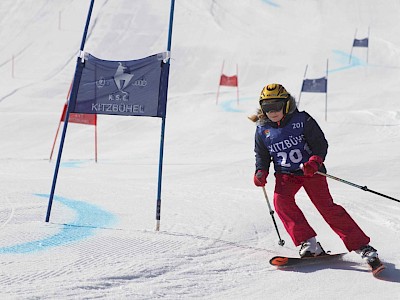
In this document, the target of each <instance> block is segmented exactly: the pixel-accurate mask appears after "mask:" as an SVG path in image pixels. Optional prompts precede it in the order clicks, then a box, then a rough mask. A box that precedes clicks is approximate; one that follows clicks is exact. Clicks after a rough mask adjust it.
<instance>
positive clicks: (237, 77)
mask: <svg viewBox="0 0 400 300" xmlns="http://www.w3.org/2000/svg"><path fill="white" fill-rule="evenodd" d="M236 84H237V85H236V88H237V93H236V94H237V105H239V66H238V64H236Z"/></svg>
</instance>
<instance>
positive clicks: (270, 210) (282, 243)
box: [262, 186, 285, 246]
mask: <svg viewBox="0 0 400 300" xmlns="http://www.w3.org/2000/svg"><path fill="white" fill-rule="evenodd" d="M262 189H263V192H264V196H265V200H266V201H267V204H268V208H269V214H270V215H271V218H272V221H273V222H274V225H275V229H276V233H277V234H278V237H279V242H278V244H279V245H280V246H283V245H285V241H284V240H282V239H281V235H280V234H279V230H278V226H277V225H276V221H275V217H274V211H273V210H272V207H271V204H269V200H268V195H267V191H266V190H265V186H263V187H262Z"/></svg>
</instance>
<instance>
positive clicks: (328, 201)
mask: <svg viewBox="0 0 400 300" xmlns="http://www.w3.org/2000/svg"><path fill="white" fill-rule="evenodd" d="M275 178H276V181H275V182H276V183H275V193H274V206H275V210H276V213H277V214H278V216H279V218H280V219H281V220H282V223H283V225H284V226H285V228H286V231H287V232H288V233H289V235H290V237H291V238H292V240H293V242H294V244H295V245H296V246H299V245H300V244H301V243H302V242H304V241H306V240H308V239H309V238H312V237H314V236H316V235H317V234H316V233H315V231H314V229H313V228H312V227H311V226H310V225H309V224H308V222H307V220H306V218H305V217H304V214H303V212H302V211H301V210H300V208H299V207H298V206H297V204H296V201H295V198H294V197H295V195H296V193H297V192H298V191H299V190H300V188H301V187H304V189H305V191H306V193H307V195H308V196H309V197H310V200H311V202H312V203H313V204H314V206H315V207H316V208H317V210H318V211H319V213H320V214H321V215H322V217H323V218H324V220H325V221H326V222H327V223H328V224H329V226H330V227H331V228H332V230H333V231H334V232H335V233H336V234H337V235H338V236H339V237H340V238H341V239H342V241H343V243H344V244H345V246H346V248H347V250H349V251H353V250H357V249H359V248H360V247H361V246H364V245H367V244H368V243H369V241H370V239H369V237H368V236H366V235H365V233H364V232H363V231H362V230H361V228H360V227H359V226H358V225H357V224H356V222H355V221H354V220H353V219H352V218H351V216H350V215H349V214H348V213H347V211H346V210H345V209H344V208H343V207H342V206H340V205H338V204H335V203H334V202H333V199H332V196H331V194H330V192H329V188H328V183H327V180H326V177H325V176H322V175H318V174H315V175H314V176H312V177H305V176H295V175H289V174H275Z"/></svg>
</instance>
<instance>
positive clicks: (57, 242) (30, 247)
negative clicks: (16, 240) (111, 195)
mask: <svg viewBox="0 0 400 300" xmlns="http://www.w3.org/2000/svg"><path fill="white" fill-rule="evenodd" d="M35 195H36V196H39V197H43V198H47V199H48V198H49V195H46V194H35ZM54 200H56V201H58V202H60V203H62V204H64V205H65V206H67V207H68V208H70V209H73V210H74V211H75V213H76V217H75V220H73V221H72V222H71V223H69V224H64V225H62V227H61V229H60V231H59V232H58V233H56V234H54V235H51V236H48V237H45V238H43V239H40V240H35V241H30V242H27V243H23V244H17V245H13V246H8V247H2V248H0V254H5V253H11V254H16V253H19V254H21V253H33V252H39V251H43V250H46V249H48V248H52V247H58V246H62V245H66V244H70V243H73V242H77V241H80V240H83V239H86V238H88V237H90V236H93V235H95V234H96V229H98V228H104V227H106V226H110V225H112V224H113V223H115V222H116V217H115V216H114V215H113V214H111V213H110V212H107V211H105V210H103V209H101V208H100V207H98V206H95V205H92V204H89V203H86V202H83V201H77V200H72V199H67V198H64V197H59V196H54Z"/></svg>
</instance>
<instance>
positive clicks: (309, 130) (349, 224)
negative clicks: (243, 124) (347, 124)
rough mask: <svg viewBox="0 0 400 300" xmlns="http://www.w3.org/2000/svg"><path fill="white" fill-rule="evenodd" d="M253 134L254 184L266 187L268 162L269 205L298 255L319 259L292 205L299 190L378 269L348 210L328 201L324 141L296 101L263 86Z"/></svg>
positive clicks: (311, 236)
mask: <svg viewBox="0 0 400 300" xmlns="http://www.w3.org/2000/svg"><path fill="white" fill-rule="evenodd" d="M259 104H260V109H259V114H258V115H255V116H252V117H249V118H250V119H251V120H252V121H256V122H257V129H256V133H255V148H254V151H255V157H256V163H255V165H256V171H255V174H254V184H255V185H256V186H259V187H261V186H265V184H266V183H267V176H268V173H269V167H270V163H271V161H272V162H273V165H274V169H275V190H274V206H275V210H276V212H277V214H278V216H279V218H280V219H281V221H282V223H283V225H284V227H285V229H286V231H287V232H288V234H289V235H290V237H291V239H292V240H293V243H294V244H295V245H296V246H301V247H300V250H299V254H300V257H301V258H303V257H312V256H319V255H324V254H325V251H324V250H323V248H322V247H321V245H320V243H319V242H317V240H316V235H317V234H316V232H315V231H314V229H313V228H312V227H311V226H310V225H309V223H308V222H307V220H306V218H305V216H304V214H303V212H302V211H301V210H300V208H299V207H298V206H297V204H296V202H295V195H296V193H297V192H298V191H299V189H300V188H301V187H303V188H304V189H305V191H306V193H307V195H308V196H309V198H310V200H311V202H312V203H313V204H314V206H315V207H316V208H317V210H318V211H319V213H320V214H321V215H322V217H323V218H324V220H325V221H326V222H327V223H328V224H329V226H330V227H331V228H332V230H333V231H334V232H335V233H336V234H337V235H338V236H339V237H340V238H341V239H342V241H343V243H344V244H345V246H346V248H347V249H348V250H349V251H355V252H356V253H358V254H361V257H362V258H363V259H365V260H366V261H367V262H368V264H369V265H370V266H371V268H372V270H376V269H378V268H383V266H382V263H381V261H380V260H379V257H378V253H377V250H376V249H374V248H373V247H372V246H370V245H369V242H370V238H369V237H368V236H367V235H365V233H364V232H363V231H362V230H361V228H360V227H359V226H358V225H357V224H356V223H355V221H354V220H353V219H352V218H351V216H350V215H349V214H348V213H347V211H346V210H345V209H344V208H343V207H342V206H340V205H338V204H336V203H334V202H333V199H332V196H331V194H330V192H329V188H328V183H327V180H326V177H325V176H323V175H319V174H316V172H317V171H320V172H323V173H326V169H325V165H324V163H323V162H324V160H325V157H326V155H327V149H328V142H327V141H326V139H325V136H324V133H323V132H322V130H321V128H320V127H319V125H318V123H317V122H316V121H315V120H314V119H313V118H312V117H311V116H310V115H309V114H308V113H307V112H305V111H301V112H300V111H298V109H297V107H296V102H295V99H294V98H293V97H292V96H291V95H290V94H289V93H288V92H287V91H286V89H285V88H284V87H283V86H282V85H281V84H275V83H274V84H269V85H266V86H265V87H264V88H263V90H262V91H261V95H260V99H259Z"/></svg>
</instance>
